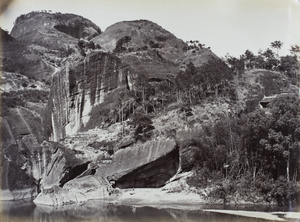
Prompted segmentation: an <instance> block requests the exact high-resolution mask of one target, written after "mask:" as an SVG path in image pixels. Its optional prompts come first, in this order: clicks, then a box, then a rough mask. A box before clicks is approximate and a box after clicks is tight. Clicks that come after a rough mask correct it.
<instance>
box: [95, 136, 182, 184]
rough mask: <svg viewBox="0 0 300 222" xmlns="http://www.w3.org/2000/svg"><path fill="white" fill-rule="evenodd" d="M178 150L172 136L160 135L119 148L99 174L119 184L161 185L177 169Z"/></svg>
mask: <svg viewBox="0 0 300 222" xmlns="http://www.w3.org/2000/svg"><path fill="white" fill-rule="evenodd" d="M178 165H179V151H178V147H177V145H176V143H175V141H173V140H168V139H158V140H152V141H148V142H146V143H144V144H137V145H134V146H131V147H127V148H125V149H121V150H118V151H117V152H116V153H115V154H114V156H113V158H112V163H111V164H108V165H104V166H100V167H99V169H98V170H97V173H96V176H105V177H107V178H109V180H111V181H114V182H115V186H116V187H120V188H129V187H160V186H163V185H164V184H165V183H166V182H167V181H168V180H169V179H170V178H171V177H172V176H173V175H174V174H175V173H176V172H177V169H178Z"/></svg>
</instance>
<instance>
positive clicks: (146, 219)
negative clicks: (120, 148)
mask: <svg viewBox="0 0 300 222" xmlns="http://www.w3.org/2000/svg"><path fill="white" fill-rule="evenodd" d="M207 209H214V210H225V211H224V212H227V211H229V210H235V211H243V212H252V213H253V211H260V212H282V211H289V210H292V211H300V209H299V208H297V209H287V208H286V207H274V206H258V205H234V206H223V205H156V206H133V205H121V204H114V203H108V202H104V201H89V202H88V203H85V204H81V205H76V206H68V207H59V208H55V207H48V206H35V205H34V203H33V202H31V201H3V202H2V211H1V214H0V221H1V222H19V221H22V222H27V221H28V222H29V221H34V222H52V221H53V222H54V221H55V222H57V221H58V222H59V221H61V222H71V221H72V222H73V221H74V222H76V221H91V222H93V221H99V222H100V221H105V222H106V221H107V222H114V221H116V222H121V221H124V222H138V221H139V222H150V221H151V222H152V221H155V222H169V221H179V222H202V221H203V222H204V221H205V222H218V221H225V222H249V221H256V222H260V221H264V222H266V221H275V220H274V218H273V219H272V217H271V216H272V214H270V217H268V216H267V217H265V219H262V218H253V217H245V216H236V215H232V214H227V213H220V212H218V213H216V212H207V211H206V210H207ZM277 214H279V216H277V215H275V217H276V221H277V220H278V221H300V218H299V219H283V218H282V215H280V213H277ZM273 216H274V215H273Z"/></svg>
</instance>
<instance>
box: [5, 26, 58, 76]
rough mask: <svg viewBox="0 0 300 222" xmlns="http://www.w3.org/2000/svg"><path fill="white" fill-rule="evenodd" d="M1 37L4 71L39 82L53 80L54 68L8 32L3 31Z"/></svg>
mask: <svg viewBox="0 0 300 222" xmlns="http://www.w3.org/2000/svg"><path fill="white" fill-rule="evenodd" d="M0 35H1V36H0V42H1V47H0V58H1V60H2V71H7V72H17V73H20V74H22V75H26V76H28V77H31V78H35V79H39V80H42V79H46V80H49V79H50V78H51V73H53V71H54V67H52V66H51V65H49V64H48V63H47V62H45V61H44V60H43V59H41V58H40V57H39V56H38V55H37V54H35V53H34V52H33V51H32V50H30V49H29V48H28V46H27V45H26V44H23V43H21V42H19V41H18V40H16V39H15V38H13V37H12V36H11V35H9V34H8V33H7V32H6V31H4V30H2V29H1V30H0Z"/></svg>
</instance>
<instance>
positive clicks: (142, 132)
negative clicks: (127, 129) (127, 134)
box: [133, 114, 154, 142]
mask: <svg viewBox="0 0 300 222" xmlns="http://www.w3.org/2000/svg"><path fill="white" fill-rule="evenodd" d="M133 124H134V126H135V127H136V129H135V131H134V138H135V140H136V141H138V140H139V141H142V142H145V141H146V140H148V139H149V138H150V137H151V136H152V134H153V129H154V126H153V125H152V124H153V123H152V120H151V119H150V118H149V117H148V116H146V115H143V114H136V115H135V116H134V117H133Z"/></svg>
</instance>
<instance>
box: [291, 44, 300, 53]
mask: <svg viewBox="0 0 300 222" xmlns="http://www.w3.org/2000/svg"><path fill="white" fill-rule="evenodd" d="M290 52H291V54H292V55H293V56H298V54H299V53H300V46H299V45H291V49H290Z"/></svg>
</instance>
